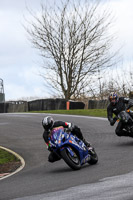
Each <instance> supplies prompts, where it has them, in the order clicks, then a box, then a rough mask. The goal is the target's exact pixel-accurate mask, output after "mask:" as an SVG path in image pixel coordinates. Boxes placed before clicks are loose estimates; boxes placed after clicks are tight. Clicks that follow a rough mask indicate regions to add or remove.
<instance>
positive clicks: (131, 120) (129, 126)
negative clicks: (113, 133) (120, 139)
mask: <svg viewBox="0 0 133 200" xmlns="http://www.w3.org/2000/svg"><path fill="white" fill-rule="evenodd" d="M117 121H118V122H119V121H121V123H122V125H123V129H125V130H126V131H128V132H129V133H132V135H133V111H131V110H123V111H121V112H120V113H119V114H118V116H117Z"/></svg>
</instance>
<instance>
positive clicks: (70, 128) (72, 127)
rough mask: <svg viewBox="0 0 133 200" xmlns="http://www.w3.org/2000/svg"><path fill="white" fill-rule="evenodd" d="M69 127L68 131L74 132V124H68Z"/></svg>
mask: <svg viewBox="0 0 133 200" xmlns="http://www.w3.org/2000/svg"><path fill="white" fill-rule="evenodd" d="M67 125H68V129H69V130H70V131H73V129H74V124H73V123H67Z"/></svg>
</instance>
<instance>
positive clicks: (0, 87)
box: [0, 78, 5, 103]
mask: <svg viewBox="0 0 133 200" xmlns="http://www.w3.org/2000/svg"><path fill="white" fill-rule="evenodd" d="M4 102H5V93H4V84H3V80H2V79H1V78H0V103H4Z"/></svg>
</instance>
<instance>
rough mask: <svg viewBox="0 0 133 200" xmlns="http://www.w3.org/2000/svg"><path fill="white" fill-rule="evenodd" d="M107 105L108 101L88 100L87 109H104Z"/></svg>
mask: <svg viewBox="0 0 133 200" xmlns="http://www.w3.org/2000/svg"><path fill="white" fill-rule="evenodd" d="M108 103H109V102H108V100H89V101H88V109H106V108H107V106H108Z"/></svg>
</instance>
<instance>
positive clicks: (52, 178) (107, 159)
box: [0, 114, 133, 200]
mask: <svg viewBox="0 0 133 200" xmlns="http://www.w3.org/2000/svg"><path fill="white" fill-rule="evenodd" d="M44 116H45V114H0V145H1V146H4V147H6V148H9V149H11V150H13V151H15V152H17V153H18V154H20V155H21V156H22V157H23V158H24V160H25V162H26V165H25V168H24V169H23V170H22V171H20V172H19V173H17V174H15V175H13V176H11V177H9V178H6V179H3V180H1V181H0V200H9V199H10V200H11V199H16V198H22V197H23V198H24V197H26V196H32V198H31V199H34V198H33V196H34V195H39V194H47V193H49V192H55V191H61V190H65V189H67V188H71V187H75V186H79V190H78V192H80V186H81V185H82V184H90V183H93V184H94V185H95V184H97V183H98V182H99V180H101V179H103V178H106V177H112V176H116V175H122V174H127V173H129V172H131V171H132V169H133V159H132V157H133V151H132V149H133V139H132V138H126V137H121V138H119V137H117V136H116V135H115V133H114V130H115V127H110V125H109V123H108V121H107V120H106V119H98V118H93V117H92V118H89V117H82V116H77V117H76V116H65V115H53V117H54V119H55V120H63V121H69V122H70V121H71V122H73V123H74V124H76V125H78V126H79V127H80V128H81V130H82V132H83V134H84V137H85V138H86V139H87V140H88V141H90V142H91V143H92V145H93V146H94V147H95V150H96V152H97V154H98V157H99V162H98V164H97V165H95V166H89V165H85V166H83V167H82V168H81V170H79V171H72V170H71V169H70V168H69V167H68V166H67V165H66V164H65V163H64V162H63V160H61V161H58V162H55V163H53V164H51V163H49V162H48V161H47V157H48V154H49V152H48V151H47V149H46V146H45V144H44V141H43V139H42V133H43V128H42V126H41V121H42V119H43V117H44ZM23 198H22V199H23ZM26 199H30V197H29V198H26ZM40 199H41V198H40ZM44 199H45V198H44ZM50 199H52V198H50ZM53 199H54V198H53ZM90 199H91V198H90Z"/></svg>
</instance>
